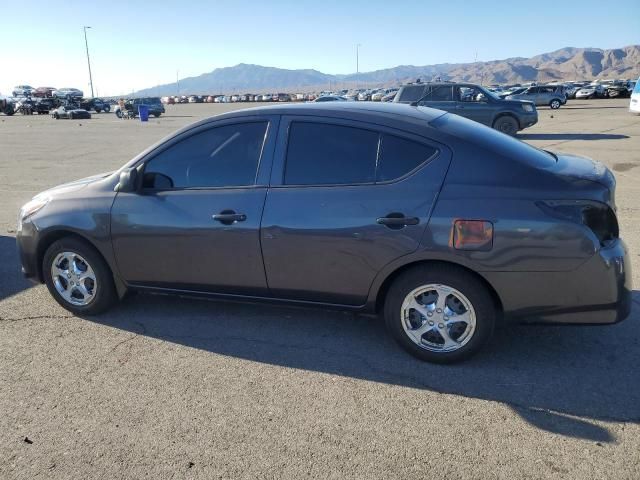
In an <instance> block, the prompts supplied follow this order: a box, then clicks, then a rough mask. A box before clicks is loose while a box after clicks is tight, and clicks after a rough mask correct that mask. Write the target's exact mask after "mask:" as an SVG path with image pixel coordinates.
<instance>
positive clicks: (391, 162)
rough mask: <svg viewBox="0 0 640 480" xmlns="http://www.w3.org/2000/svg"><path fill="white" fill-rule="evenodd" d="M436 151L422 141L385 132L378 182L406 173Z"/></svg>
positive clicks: (377, 175) (379, 162) (377, 173)
mask: <svg viewBox="0 0 640 480" xmlns="http://www.w3.org/2000/svg"><path fill="white" fill-rule="evenodd" d="M436 151H437V150H436V149H435V148H433V147H430V146H427V145H424V144H422V143H418V142H414V141H412V140H407V139H406V138H400V137H396V136H395V135H387V134H383V135H382V141H381V142H380V158H379V160H378V168H377V170H376V182H387V181H390V180H395V179H396V178H400V177H402V176H404V175H406V174H407V173H409V172H411V171H413V170H415V169H416V168H418V167H419V166H420V165H422V164H423V163H424V162H426V161H427V160H429V159H430V158H431V157H433V155H434V154H435V153H436Z"/></svg>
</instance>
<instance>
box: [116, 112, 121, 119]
mask: <svg viewBox="0 0 640 480" xmlns="http://www.w3.org/2000/svg"><path fill="white" fill-rule="evenodd" d="M116 117H118V118H122V110H116Z"/></svg>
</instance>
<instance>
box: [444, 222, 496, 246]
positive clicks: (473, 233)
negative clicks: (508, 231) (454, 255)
mask: <svg viewBox="0 0 640 480" xmlns="http://www.w3.org/2000/svg"><path fill="white" fill-rule="evenodd" d="M453 246H454V248H455V249H457V250H476V251H477V250H480V251H487V250H491V247H492V246H493V224H492V223H491V222H487V221H486V220H456V221H455V222H454V223H453Z"/></svg>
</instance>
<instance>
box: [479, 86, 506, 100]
mask: <svg viewBox="0 0 640 480" xmlns="http://www.w3.org/2000/svg"><path fill="white" fill-rule="evenodd" d="M478 89H479V90H481V91H482V93H484V94H485V95H486V96H487V97H491V98H493V99H494V100H502V99H501V98H500V97H499V96H498V95H497V94H496V93H494V92H492V91H491V90H487V89H486V88H484V87H478Z"/></svg>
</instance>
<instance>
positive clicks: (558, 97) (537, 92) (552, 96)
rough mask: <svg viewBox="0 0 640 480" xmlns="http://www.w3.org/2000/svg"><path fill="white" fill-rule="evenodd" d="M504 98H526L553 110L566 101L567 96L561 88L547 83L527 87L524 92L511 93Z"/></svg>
mask: <svg viewBox="0 0 640 480" xmlns="http://www.w3.org/2000/svg"><path fill="white" fill-rule="evenodd" d="M505 98H506V100H528V101H530V102H533V103H534V104H535V105H537V106H540V105H548V106H549V107H551V108H552V109H553V110H557V109H558V108H560V107H561V106H562V105H564V104H565V103H567V97H566V95H565V94H564V92H563V90H562V89H559V88H557V87H555V86H547V85H541V86H535V87H529V88H527V89H526V90H525V91H524V92H520V93H515V94H514V93H512V94H511V95H508V96H507V97H505Z"/></svg>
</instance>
